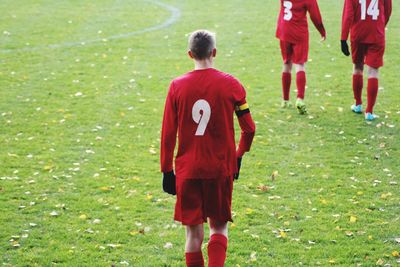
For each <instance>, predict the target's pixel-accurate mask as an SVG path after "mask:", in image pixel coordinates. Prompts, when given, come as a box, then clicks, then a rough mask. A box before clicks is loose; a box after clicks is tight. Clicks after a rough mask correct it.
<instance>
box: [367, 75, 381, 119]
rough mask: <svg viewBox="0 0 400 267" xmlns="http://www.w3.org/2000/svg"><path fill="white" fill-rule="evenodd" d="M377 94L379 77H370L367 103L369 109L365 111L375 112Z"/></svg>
mask: <svg viewBox="0 0 400 267" xmlns="http://www.w3.org/2000/svg"><path fill="white" fill-rule="evenodd" d="M377 96H378V79H377V78H369V79H368V92H367V99H368V104H367V109H366V110H365V112H367V113H373V111H374V106H375V102H376V97H377Z"/></svg>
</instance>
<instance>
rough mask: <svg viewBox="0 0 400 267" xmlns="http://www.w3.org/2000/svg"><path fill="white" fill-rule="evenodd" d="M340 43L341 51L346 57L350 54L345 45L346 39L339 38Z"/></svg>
mask: <svg viewBox="0 0 400 267" xmlns="http://www.w3.org/2000/svg"><path fill="white" fill-rule="evenodd" d="M340 44H341V46H342V53H343V54H344V55H345V56H346V57H348V56H350V51H349V46H348V45H347V41H346V40H340Z"/></svg>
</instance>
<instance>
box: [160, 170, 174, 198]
mask: <svg viewBox="0 0 400 267" xmlns="http://www.w3.org/2000/svg"><path fill="white" fill-rule="evenodd" d="M162 186H163V190H164V192H165V193H168V194H171V195H176V176H175V173H174V171H170V172H163V182H162Z"/></svg>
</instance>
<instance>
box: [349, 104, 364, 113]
mask: <svg viewBox="0 0 400 267" xmlns="http://www.w3.org/2000/svg"><path fill="white" fill-rule="evenodd" d="M351 111H353V112H354V113H357V114H361V113H362V105H361V104H360V105H351Z"/></svg>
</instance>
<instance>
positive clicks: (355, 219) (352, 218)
mask: <svg viewBox="0 0 400 267" xmlns="http://www.w3.org/2000/svg"><path fill="white" fill-rule="evenodd" d="M356 221H357V217H356V216H353V215H352V216H350V223H355V222H356Z"/></svg>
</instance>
